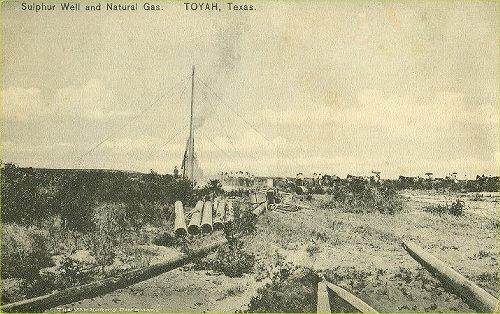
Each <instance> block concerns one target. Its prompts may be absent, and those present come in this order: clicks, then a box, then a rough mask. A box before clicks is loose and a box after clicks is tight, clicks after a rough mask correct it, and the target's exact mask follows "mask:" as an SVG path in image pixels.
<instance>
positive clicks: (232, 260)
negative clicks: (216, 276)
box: [193, 240, 255, 277]
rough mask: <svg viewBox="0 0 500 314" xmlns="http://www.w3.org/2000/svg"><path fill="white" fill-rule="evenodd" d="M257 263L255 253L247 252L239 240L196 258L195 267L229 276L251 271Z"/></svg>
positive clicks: (241, 274) (239, 275) (238, 275)
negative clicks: (213, 252)
mask: <svg viewBox="0 0 500 314" xmlns="http://www.w3.org/2000/svg"><path fill="white" fill-rule="evenodd" d="M254 264H255V257H254V256H253V254H249V253H246V252H245V251H243V250H242V248H241V243H240V242H239V241H237V240H235V241H231V242H230V243H229V245H224V246H222V247H220V248H219V249H218V250H217V251H216V253H215V254H211V255H209V256H207V257H205V258H202V259H199V260H196V261H195V262H194V265H193V269H197V270H200V269H210V270H213V271H216V272H219V273H222V274H224V275H226V276H228V277H241V276H243V274H246V273H250V272H251V271H252V270H253V267H254Z"/></svg>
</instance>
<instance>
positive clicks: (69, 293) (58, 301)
mask: <svg viewBox="0 0 500 314" xmlns="http://www.w3.org/2000/svg"><path fill="white" fill-rule="evenodd" d="M226 243H227V240H226V239H223V240H220V241H217V242H215V243H212V244H209V245H206V246H203V247H201V248H198V249H196V250H193V251H192V252H190V253H189V254H182V255H181V256H178V257H175V258H170V259H168V260H166V261H164V262H162V263H159V264H156V265H151V266H147V267H143V268H140V269H137V270H132V271H129V272H126V273H124V274H122V275H120V276H116V277H111V278H106V279H103V280H99V281H96V282H92V283H89V284H86V285H83V286H78V287H73V288H69V289H65V290H62V291H58V292H55V293H53V294H49V295H44V296H40V297H36V298H32V299H27V300H23V301H19V302H15V303H10V304H5V305H2V306H1V308H0V309H1V311H2V312H42V311H44V310H47V309H50V308H53V307H56V306H59V305H64V304H68V303H72V302H76V301H80V300H83V299H89V298H93V297H96V296H99V295H103V294H107V293H110V292H112V291H115V290H118V289H122V288H125V287H128V286H130V285H133V284H135V283H138V282H141V281H145V280H147V279H150V278H153V277H156V276H158V275H161V274H163V273H165V272H168V271H171V270H173V269H175V268H178V267H180V266H182V265H185V264H188V263H190V262H191V261H192V260H193V259H194V258H197V257H202V256H204V255H207V254H208V253H210V252H211V251H212V250H214V249H216V248H218V247H219V246H221V245H224V244H226Z"/></svg>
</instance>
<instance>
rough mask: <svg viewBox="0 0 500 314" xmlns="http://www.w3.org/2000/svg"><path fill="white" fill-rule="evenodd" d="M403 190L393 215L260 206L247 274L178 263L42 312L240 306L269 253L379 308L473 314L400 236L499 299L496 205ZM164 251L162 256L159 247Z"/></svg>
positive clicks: (267, 264)
mask: <svg viewBox="0 0 500 314" xmlns="http://www.w3.org/2000/svg"><path fill="white" fill-rule="evenodd" d="M403 195H404V196H405V201H404V206H403V211H402V212H399V213H396V214H394V215H385V214H378V213H367V214H355V213H345V212H341V211H338V210H332V209H330V208H327V207H325V206H324V203H325V202H324V201H325V197H324V196H315V197H314V198H313V200H312V201H310V202H305V203H304V204H306V205H308V206H310V209H302V210H300V211H297V212H287V213H284V212H279V211H270V212H266V213H265V214H263V215H262V216H261V217H260V218H259V220H258V223H257V225H256V230H255V232H254V233H252V234H251V235H249V236H246V237H245V238H244V240H243V242H244V248H245V251H247V252H249V253H252V254H254V255H255V256H256V258H257V264H256V266H255V273H254V274H251V275H245V276H243V277H242V278H229V277H227V276H224V275H221V274H216V273H214V272H212V271H193V270H188V269H189V267H185V268H183V269H176V270H174V271H171V272H168V273H165V274H163V275H161V276H158V277H156V278H153V279H150V280H147V281H144V282H141V283H138V284H136V285H133V286H130V287H128V288H126V289H122V290H118V291H115V292H113V293H110V294H107V295H105V296H101V297H97V298H93V299H88V300H82V301H80V302H76V303H73V304H68V305H65V306H61V307H59V308H54V309H51V311H64V310H66V311H67V310H77V311H85V310H88V311H92V309H101V310H105V311H112V310H113V309H114V310H115V311H118V310H120V309H121V310H122V311H123V310H138V311H168V312H179V311H188V312H199V311H218V312H219V311H220V312H234V311H242V310H246V309H248V304H249V302H250V299H251V297H252V296H254V295H256V294H257V289H258V288H259V287H262V286H263V285H264V284H265V283H266V282H268V279H266V278H265V277H266V272H269V271H270V270H269V268H271V267H273V266H272V265H273V264H276V259H277V256H280V257H282V258H284V259H285V260H286V261H287V262H289V263H291V264H294V265H297V266H304V267H308V268H312V269H313V270H315V271H317V272H319V273H322V274H324V276H325V277H326V278H327V279H328V280H329V281H331V282H332V283H334V284H337V285H339V286H341V287H343V288H345V289H346V290H348V291H351V292H352V293H354V294H356V295H357V296H358V297H360V298H361V299H363V300H364V301H365V302H366V303H368V304H370V305H371V306H372V307H373V308H375V309H376V310H378V311H381V312H396V311H411V312H415V311H417V312H425V311H432V312H449V311H460V312H466V311H473V309H472V308H470V307H469V306H468V305H467V304H466V303H464V302H463V301H462V300H461V299H460V298H459V297H457V296H455V295H454V294H452V293H450V292H448V291H447V290H445V289H444V288H443V285H442V284H441V283H440V282H439V281H438V280H436V279H435V278H434V277H432V276H431V275H430V274H429V272H427V270H425V269H424V268H423V267H422V266H420V264H418V263H417V262H416V261H415V260H413V259H412V258H411V257H410V256H409V255H408V254H407V253H406V252H405V251H404V249H403V248H402V247H401V243H400V241H399V240H398V238H399V237H401V238H403V239H409V240H412V241H413V242H415V243H417V244H419V245H420V246H422V247H423V248H424V249H426V250H427V251H429V252H430V253H432V254H433V255H434V256H436V257H437V258H439V259H441V260H442V261H444V262H445V263H447V264H448V265H450V266H451V267H452V268H453V269H455V270H456V271H458V272H460V273H461V274H462V275H464V276H465V277H467V278H469V279H470V280H472V281H474V282H475V283H477V284H478V285H479V286H480V287H482V288H484V289H486V290H487V291H489V292H490V293H491V294H493V295H496V296H498V293H499V290H500V287H499V283H498V272H499V270H498V269H499V267H498V255H499V253H498V252H499V250H498V244H497V243H498V227H499V222H498V219H497V217H498V211H497V207H496V202H493V201H491V202H489V205H488V206H492V208H493V212H494V213H496V215H491V212H489V213H488V214H486V215H482V214H481V213H479V214H478V212H477V210H476V209H473V208H475V207H474V206H471V202H474V201H473V200H472V199H471V200H467V201H466V205H467V206H468V207H467V208H466V210H465V213H464V215H463V216H460V217H455V216H452V215H448V214H444V215H441V216H440V215H436V214H432V213H428V212H425V211H423V210H422V208H423V207H424V206H427V205H429V203H431V202H435V199H436V197H435V196H433V195H432V194H426V193H424V192H418V193H417V192H415V191H412V192H411V193H404V194H403ZM426 199H432V201H431V202H426V201H425V200H426ZM483 201H484V200H482V202H483ZM472 205H474V204H472ZM481 206H483V205H481ZM488 210H490V211H491V208H490V209H488ZM221 236H222V234H218V235H217V234H216V235H213V236H212V237H213V238H216V237H221ZM168 250H172V249H168ZM171 253H172V254H176V253H175V252H174V251H172V252H171ZM163 254H167V255H168V254H169V253H168V252H167V251H165V250H163ZM160 260H161V258H160ZM311 301H312V302H315V300H311ZM333 310H334V309H333ZM94 311H95V310H94Z"/></svg>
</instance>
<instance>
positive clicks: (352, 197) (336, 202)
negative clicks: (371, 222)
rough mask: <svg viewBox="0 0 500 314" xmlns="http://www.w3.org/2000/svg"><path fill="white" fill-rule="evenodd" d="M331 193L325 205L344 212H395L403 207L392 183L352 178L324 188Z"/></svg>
mask: <svg viewBox="0 0 500 314" xmlns="http://www.w3.org/2000/svg"><path fill="white" fill-rule="evenodd" d="M326 193H327V194H329V195H331V198H330V200H329V201H328V202H327V203H326V204H325V207H328V208H335V209H338V210H341V211H344V212H351V213H369V212H379V213H383V214H391V215H392V214H395V213H397V212H400V211H401V210H402V209H403V201H402V199H401V197H400V195H399V194H398V193H397V191H396V189H395V188H394V187H393V185H391V184H389V183H387V184H381V183H374V182H368V181H365V180H361V179H357V178H353V179H352V180H349V181H346V182H339V183H338V184H336V185H334V186H333V187H331V188H329V189H327V190H326Z"/></svg>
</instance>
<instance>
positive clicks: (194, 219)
mask: <svg viewBox="0 0 500 314" xmlns="http://www.w3.org/2000/svg"><path fill="white" fill-rule="evenodd" d="M202 211H203V201H198V203H196V206H195V207H194V209H193V214H192V215H191V220H190V221H189V226H188V232H189V234H192V235H195V234H199V233H200V226H201V213H202Z"/></svg>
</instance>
